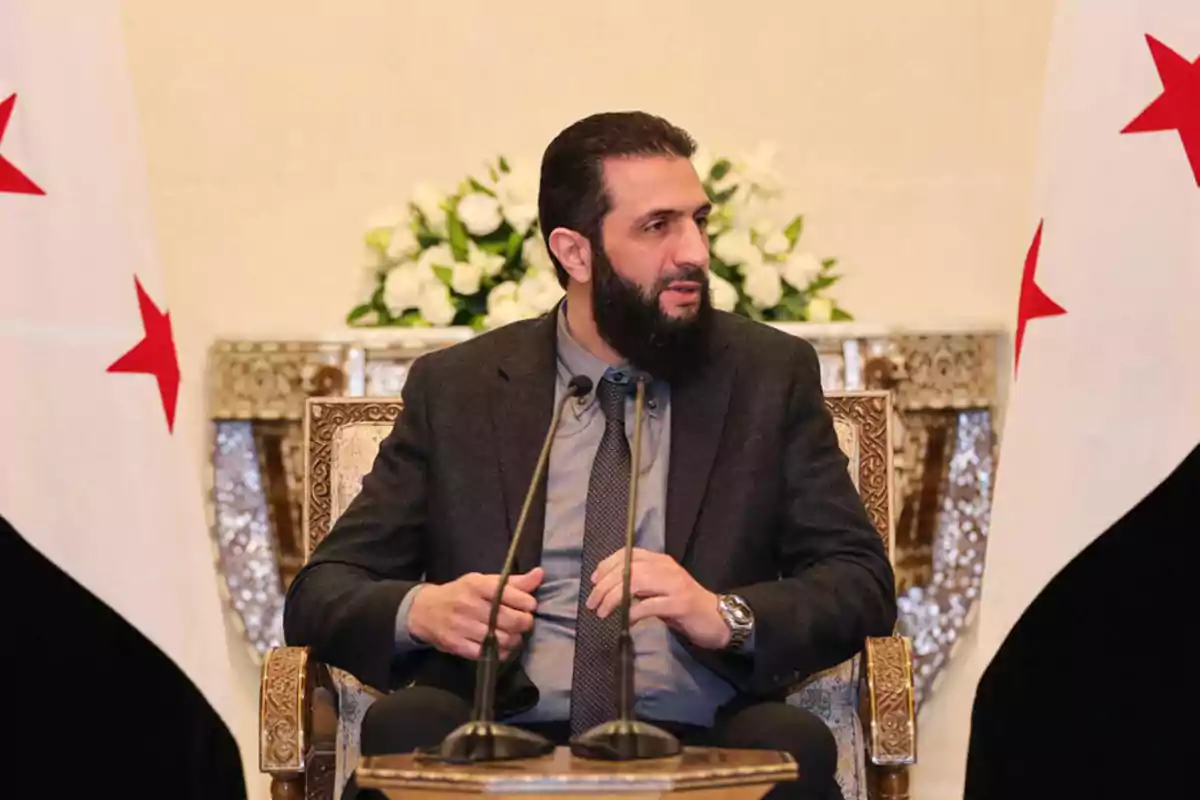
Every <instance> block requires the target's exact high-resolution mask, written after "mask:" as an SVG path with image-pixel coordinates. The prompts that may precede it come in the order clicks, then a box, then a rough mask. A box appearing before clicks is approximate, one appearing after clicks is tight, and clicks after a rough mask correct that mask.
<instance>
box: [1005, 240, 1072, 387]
mask: <svg viewBox="0 0 1200 800" xmlns="http://www.w3.org/2000/svg"><path fill="white" fill-rule="evenodd" d="M1041 247H1042V222H1041V221H1039V222H1038V228H1037V233H1035V234H1034V235H1033V244H1031V245H1029V252H1028V253H1027V254H1026V255H1025V271H1024V273H1023V274H1022V275H1021V300H1020V302H1019V303H1018V307H1017V353H1016V363H1015V365H1014V367H1013V376H1014V377H1015V376H1016V373H1017V370H1018V369H1020V368H1021V345H1022V343H1023V342H1024V341H1025V326H1026V325H1027V324H1028V323H1029V320H1031V319H1037V318H1038V317H1054V316H1057V315H1059V314H1065V313H1067V311H1066V309H1064V308H1063V307H1062V306H1060V305H1059V304H1058V303H1056V302H1054V301H1053V300H1051V299H1050V298H1049V297H1047V296H1046V293H1045V292H1043V291H1042V287H1040V286H1038V285H1037V280H1036V279H1035V277H1034V273H1036V272H1037V265H1038V251H1039V250H1040V249H1041Z"/></svg>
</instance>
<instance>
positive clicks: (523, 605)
mask: <svg viewBox="0 0 1200 800" xmlns="http://www.w3.org/2000/svg"><path fill="white" fill-rule="evenodd" d="M467 586H468V587H469V592H468V594H469V595H471V596H472V597H475V598H477V599H479V600H482V601H483V608H484V613H485V616H484V617H483V618H484V619H487V616H486V613H487V610H488V609H490V608H491V604H492V600H493V599H495V597H496V589H497V588H498V587H499V586H500V576H499V575H480V576H478V577H477V578H471V579H470V580H468V581H467ZM500 602H501V604H503V605H506V606H511V607H513V608H517V609H520V610H521V611H533V610H535V609H536V608H537V600H536V599H535V598H534V596H533V595H531V594H530V593H529V592H526V591H522V590H521V589H520V588H518V587H516V586H514V585H513V583H512V578H511V577H510V578H509V581H508V583H507V584H505V586H504V594H503V595H501V596H500Z"/></svg>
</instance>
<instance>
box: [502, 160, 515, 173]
mask: <svg viewBox="0 0 1200 800" xmlns="http://www.w3.org/2000/svg"><path fill="white" fill-rule="evenodd" d="M500 171H501V172H503V173H505V174H508V173H509V172H512V169H511V168H510V167H509V166H508V159H507V158H505V157H504V156H500Z"/></svg>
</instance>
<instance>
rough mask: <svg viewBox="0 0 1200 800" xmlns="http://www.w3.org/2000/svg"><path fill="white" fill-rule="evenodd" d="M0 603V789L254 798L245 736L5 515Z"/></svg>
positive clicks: (36, 793) (37, 793) (0, 523)
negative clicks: (0, 736) (241, 748)
mask: <svg viewBox="0 0 1200 800" xmlns="http://www.w3.org/2000/svg"><path fill="white" fill-rule="evenodd" d="M145 568H147V569H152V568H153V567H152V565H145ZM0 608H2V609H3V618H4V622H3V625H0V650H2V651H3V657H2V658H0V663H3V668H2V669H0V676H3V681H2V683H0V686H2V687H3V690H4V691H3V700H2V701H0V718H3V719H4V721H5V725H4V727H5V729H6V735H5V737H4V738H5V744H4V747H3V750H4V756H5V757H4V758H3V759H0V761H3V763H4V764H5V765H6V768H5V769H4V770H3V774H2V775H0V797H83V796H91V795H92V794H96V795H97V796H101V795H104V796H108V795H111V796H113V797H121V798H141V797H146V798H151V797H153V798H164V797H171V798H194V800H227V799H228V800H233V799H234V798H237V799H238V800H241V798H245V796H246V785H245V780H244V776H243V773H242V763H241V758H240V756H239V752H238V747H237V743H236V742H235V740H234V738H233V736H232V734H231V733H230V732H229V729H228V728H226V727H225V725H224V723H223V722H222V720H221V718H220V716H219V715H218V714H217V713H216V711H215V710H214V709H213V708H212V706H211V705H209V703H208V701H207V700H206V699H205V698H204V696H203V695H202V694H201V692H200V691H199V689H197V688H196V685H195V684H194V683H192V681H191V680H190V679H189V678H188V677H187V676H186V675H185V674H184V673H183V671H182V670H180V669H179V668H178V667H177V666H176V665H175V663H174V662H173V661H172V660H171V659H170V658H169V657H168V656H167V655H166V654H165V653H163V652H162V651H161V650H159V648H158V647H156V646H155V645H154V644H153V643H152V642H151V641H150V640H149V639H147V638H146V637H145V636H143V635H142V634H141V633H140V632H139V631H138V630H137V629H136V628H134V627H133V626H132V625H131V624H129V623H128V622H126V621H125V619H124V618H122V617H121V616H120V615H119V614H117V613H116V612H115V611H114V610H113V609H112V608H110V607H109V606H107V605H105V604H104V603H103V602H102V601H101V600H100V599H99V598H97V597H96V596H95V595H93V594H92V593H91V592H89V591H88V590H87V589H85V588H84V587H83V586H81V585H80V584H79V583H77V582H76V581H75V580H73V579H72V578H71V577H70V576H69V575H67V574H66V573H65V572H63V571H62V570H61V569H59V568H58V567H57V566H56V565H55V564H53V563H52V562H51V561H50V560H48V559H47V558H45V557H44V556H43V555H42V554H41V553H40V552H38V551H37V550H36V549H34V548H33V547H32V546H31V545H30V544H29V543H28V542H27V541H25V539H24V538H22V537H21V536H20V535H19V534H18V533H17V531H16V530H14V529H13V527H12V526H11V525H10V524H9V523H8V521H6V520H5V519H4V518H3V517H0ZM10 792H11V794H10Z"/></svg>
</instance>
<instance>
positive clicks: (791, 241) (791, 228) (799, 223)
mask: <svg viewBox="0 0 1200 800" xmlns="http://www.w3.org/2000/svg"><path fill="white" fill-rule="evenodd" d="M802 230H804V215H803V214H797V215H796V218H795V219H794V220H792V221H791V222H790V223H789V224H788V226H787V227H786V228H784V230H783V235H784V236H786V237H787V240H788V248H789V249H790V248H793V247H795V246H796V241H797V240H798V239H799V238H800V232H801V231H802Z"/></svg>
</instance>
